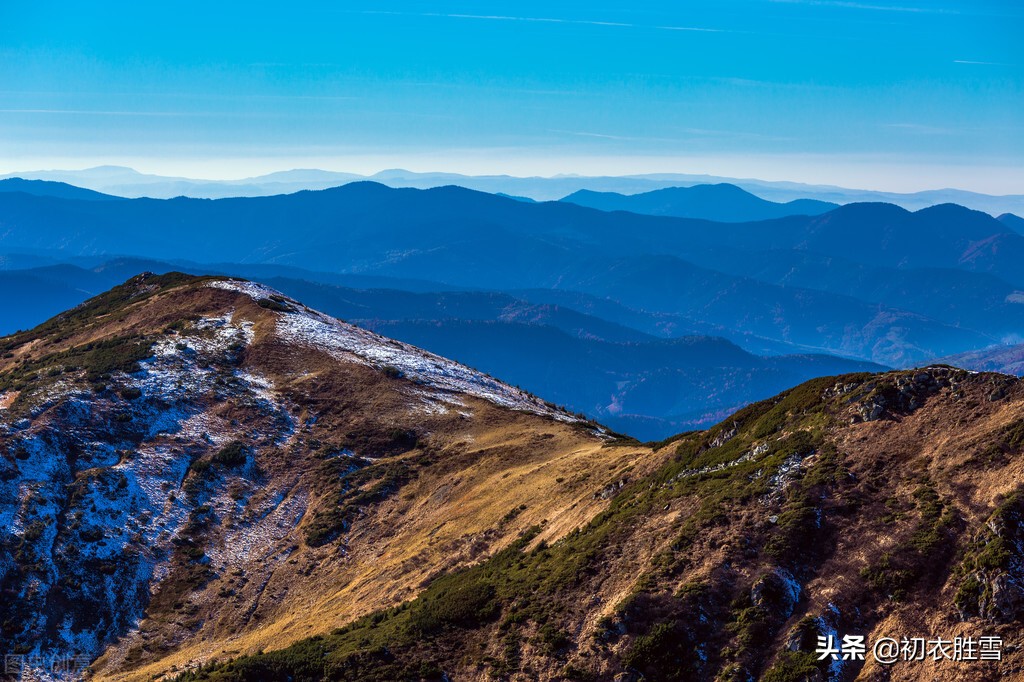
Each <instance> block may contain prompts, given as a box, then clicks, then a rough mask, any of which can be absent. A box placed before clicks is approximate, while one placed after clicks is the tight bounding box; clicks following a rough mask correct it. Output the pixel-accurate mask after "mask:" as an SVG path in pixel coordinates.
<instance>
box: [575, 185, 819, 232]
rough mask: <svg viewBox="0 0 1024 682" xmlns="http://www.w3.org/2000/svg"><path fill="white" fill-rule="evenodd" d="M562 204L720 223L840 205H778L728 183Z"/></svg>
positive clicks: (591, 196)
mask: <svg viewBox="0 0 1024 682" xmlns="http://www.w3.org/2000/svg"><path fill="white" fill-rule="evenodd" d="M562 201H564V202H567V203H570V204H578V205H580V206H587V207H590V208H596V209H598V210H601V211H629V212H631V213H643V214H646V215H661V216H674V217H677V218H697V219H700V220H713V221H716V222H721V223H745V222H753V221H757V220H770V219H772V218H783V217H786V216H791V215H820V214H822V213H826V212H828V211H831V210H832V209H834V208H837V207H838V204H833V203H829V202H825V201H816V200H814V199H796V200H794V201H789V202H786V203H784V204H779V203H775V202H773V201H766V200H764V199H761V198H760V197H757V196H754V195H753V194H751V193H750V192H747V191H745V190H742V189H740V188H739V187H737V186H736V185H730V184H727V183H722V184H718V185H694V186H693V187H669V188H666V189H659V190H654V191H653V192H645V193H643V194H632V195H625V194H617V193H614V192H593V191H590V190H580V191H578V192H573V193H572V194H570V195H569V196H567V197H563V198H562Z"/></svg>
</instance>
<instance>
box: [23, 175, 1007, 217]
mask: <svg viewBox="0 0 1024 682" xmlns="http://www.w3.org/2000/svg"><path fill="white" fill-rule="evenodd" d="M3 177H23V178H30V179H39V180H56V181H60V182H66V183H68V184H72V185H77V186H79V187H87V188H89V189H93V190H96V191H100V192H104V193H108V194H114V195H117V196H123V197H131V198H137V197H152V198H158V199H159V198H163V199H169V198H172V197H176V196H182V195H185V196H191V197H198V198H209V199H218V198H225V197H237V196H269V195H274V194H288V193H292V192H298V191H301V190H307V189H327V188H329V187H336V186H338V185H341V184H346V183H349V182H355V181H361V180H373V181H377V182H381V183H383V184H386V185H388V186H391V187H415V188H419V189H429V188H432V187H441V186H444V185H459V186H461V187H466V188H469V189H475V190H479V191H482V192H488V193H490V194H498V193H502V194H506V195H510V196H520V197H528V198H531V199H534V200H538V201H555V200H558V199H561V198H562V197H565V196H566V195H569V194H572V193H573V192H576V191H578V190H591V191H595V192H617V193H622V194H639V193H643V192H650V191H652V190H658V189H665V188H671V187H690V186H693V185H706V184H717V183H730V184H733V185H736V186H738V187H741V188H742V189H744V190H746V191H748V192H751V193H753V194H755V195H757V196H759V197H761V198H762V199H766V200H768V201H774V202H781V203H785V202H788V201H793V200H797V199H815V200H817V201H825V202H832V203H837V204H848V203H854V202H864V201H869V202H870V201H875V202H879V201H881V202H888V203H893V204H897V205H899V206H903V207H904V208H907V209H910V210H916V209H921V208H927V207H928V206H934V205H935V204H942V203H957V204H960V205H963V206H968V207H970V208H974V209H976V210H981V211H985V212H986V213H989V214H991V215H1000V214H1002V213H1016V214H1018V215H1024V194H1017V195H1006V196H994V195H988V194H981V193H978V192H968V191H964V190H957V189H940V190H926V191H922V192H912V193H900V192H884V191H875V190H862V189H847V188H843V187H835V186H832V185H814V184H805V183H798V182H779V181H767V180H756V179H737V178H728V177H722V176H715V175H697V174H684V173H650V174H646V175H629V176H621V177H608V176H604V177H602V176H597V177H587V176H579V175H556V176H553V177H514V176H510V175H480V176H472V175H461V174H458V173H439V172H434V173H429V172H428V173H418V172H413V171H408V170H402V169H390V170H385V171H381V172H379V173H375V174H372V175H359V174H354V173H342V172H336V171H324V170H316V169H298V170H290V171H281V172H277V173H270V174H268V175H264V176H258V177H251V178H243V179H240V180H197V179H191V178H183V177H164V176H158V175H152V174H144V173H139V172H137V171H135V170H133V169H131V168H125V167H119V166H101V167H97V168H88V169H85V170H74V171H60V170H57V171H24V172H20V173H10V174H8V175H7V176H3Z"/></svg>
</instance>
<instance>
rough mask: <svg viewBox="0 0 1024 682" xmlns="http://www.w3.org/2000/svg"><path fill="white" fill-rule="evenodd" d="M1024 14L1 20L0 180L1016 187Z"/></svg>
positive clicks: (433, 13) (251, 8)
mask: <svg viewBox="0 0 1024 682" xmlns="http://www.w3.org/2000/svg"><path fill="white" fill-rule="evenodd" d="M1022 34H1024V8H1021V7H1020V6H1019V5H1018V4H1017V3H1014V2H1011V1H1009V0H988V1H981V2H966V0H939V1H937V2H928V3H925V2H922V1H921V0H908V1H907V2H883V1H879V2H866V1H865V2H855V1H843V0H720V1H718V2H711V1H708V0H704V1H701V2H695V3H688V4H687V6H686V7H680V6H678V4H676V3H667V2H656V3H654V2H652V3H645V4H643V5H642V6H624V5H623V3H610V2H598V3H590V4H588V5H587V6H586V7H581V6H579V4H578V3H568V2H555V3H551V2H547V3H539V2H532V1H528V2H518V3H508V2H488V3H468V2H452V1H450V0H449V1H445V2H437V3H431V4H430V6H429V7H426V6H424V4H423V3H416V2H411V1H404V2H392V3H388V4H386V5H383V4H381V3H363V4H351V3H349V4H346V5H345V7H344V8H343V9H342V8H339V7H337V6H336V5H335V4H333V3H327V2H306V3H302V4H301V5H299V6H295V5H293V6H289V7H288V8H287V10H285V9H282V8H281V6H280V5H277V4H270V3H264V2H256V3H249V4H248V5H246V9H245V11H244V12H242V11H241V10H240V9H239V8H237V7H233V8H232V7H228V6H222V5H218V6H214V7H210V6H207V5H203V4H200V3H197V2H183V3H178V4H175V5H174V6H173V7H172V6H170V5H165V4H154V3H148V4H144V5H138V4H136V3H132V4H129V3H127V2H122V1H120V0H118V1H115V2H109V3H105V4H104V9H103V11H97V10H96V9H95V8H94V7H90V6H88V5H85V4H82V3H75V2H70V1H63V2H62V1H49V2H47V1H44V2H38V3H6V4H5V5H4V6H3V7H0V36H2V38H0V55H2V59H0V81H2V82H0V173H9V172H16V171H28V170H38V169H45V168H85V167H90V166H97V165H103V164H118V165H125V166H131V167H134V168H136V169H138V170H140V171H142V172H149V173H157V174H164V175H180V176H186V177H192V178H210V179H228V178H231V179H237V178H243V177H251V176H254V175H260V174H264V173H268V172H273V171H278V170H286V169H290V168H323V169H327V170H337V171H347V172H354V173H361V174H372V173H374V172H376V171H379V170H382V169H385V168H394V167H402V168H408V169H410V170H414V171H447V172H461V173H466V174H492V173H507V174H511V175H554V174H560V173H566V174H579V175H627V174H640V173H670V172H675V173H706V174H711V175H721V176H729V177H739V178H760V179H765V180H793V181H799V182H809V183H816V184H834V185H842V186H847V187H861V188H868V189H878V190H889V191H916V190H921V189H929V188H940V187H958V188H962V189H969V190H973V191H979V192H986V193H990V194H1009V193H1021V192H1022V188H1024V163H1022V159H1024V116H1022V112H1024V47H1022V46H1021V44H1020V41H1019V36H1020V35H1022Z"/></svg>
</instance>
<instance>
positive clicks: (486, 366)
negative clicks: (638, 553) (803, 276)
mask: <svg viewBox="0 0 1024 682" xmlns="http://www.w3.org/2000/svg"><path fill="white" fill-rule="evenodd" d="M146 268H152V269H156V270H158V271H161V272H169V271H172V270H173V267H171V266H170V265H168V264H160V263H157V262H151V261H149V262H147V261H135V260H125V261H114V262H111V263H107V264H104V265H101V266H98V267H96V268H93V269H89V270H86V269H82V268H78V267H75V266H70V265H64V266H51V267H46V268H37V269H34V270H29V271H13V272H10V271H8V272H0V290H3V291H5V292H10V293H11V294H12V295H13V296H12V302H11V305H9V306H8V310H7V313H8V314H7V315H6V316H5V322H6V324H7V325H8V328H7V329H6V330H4V329H2V328H0V333H3V332H4V331H7V332H13V331H14V330H16V329H24V328H28V327H31V326H33V325H34V324H36V323H38V322H39V321H40V318H41V317H43V316H44V315H43V314H44V313H45V311H50V312H49V314H51V315H52V314H56V313H57V312H59V311H60V310H61V309H62V308H61V306H62V305H63V307H64V308H67V307H71V306H73V305H77V304H78V303H80V302H81V301H83V300H84V299H85V298H88V297H89V296H90V295H91V294H90V293H89V292H93V294H95V293H99V292H101V291H103V290H104V289H106V288H107V287H109V286H112V285H113V284H114V283H115V282H117V281H123V280H124V279H125V278H126V277H128V276H131V275H132V274H134V272H137V271H138V270H142V269H146ZM239 270H242V271H244V270H246V268H244V267H239V268H236V269H234V270H233V271H232V270H229V271H228V274H234V275H238V274H239V272H238V271H239ZM285 272H288V273H291V271H289V270H285ZM126 273H127V274H126ZM266 283H267V284H269V285H271V286H273V287H274V288H275V289H278V290H279V291H282V292H284V293H286V294H288V295H289V296H292V297H293V298H296V299H299V300H302V301H305V302H307V303H309V304H311V305H313V306H314V307H316V308H317V309H319V310H322V311H325V312H327V313H329V314H331V315H333V316H336V317H339V318H344V319H345V320H347V321H349V322H352V323H354V324H357V325H358V326H360V327H363V328H366V329H371V330H374V331H377V332H380V333H384V334H386V335H387V336H390V337H392V338H396V339H399V340H401V341H406V342H408V343H412V344H414V345H417V346H420V347H422V348H425V349H427V350H430V351H432V352H435V353H438V354H440V355H444V356H445V357H449V358H453V359H456V360H458V361H459V362H462V363H464V364H468V365H470V366H473V367H476V368H478V369H481V370H483V371H486V372H488V373H490V374H492V375H494V376H497V377H501V378H502V379H503V380H505V381H508V382H511V383H513V384H516V385H518V386H521V387H523V388H525V389H527V390H530V391H532V392H534V393H536V394H539V395H544V396H546V397H547V398H548V399H550V400H553V401H556V402H558V403H559V404H562V405H565V406H567V407H568V408H569V409H571V410H573V411H574V412H582V413H585V414H587V415H588V416H590V417H592V418H596V419H600V420H602V421H603V422H604V423H607V424H609V425H610V426H612V427H613V428H615V429H616V430H619V431H622V432H625V433H629V434H630V435H632V436H635V437H638V438H642V439H651V440H657V439H660V438H663V437H665V436H666V435H668V434H671V433H676V432H678V431H681V430H685V429H690V428H694V427H697V426H705V425H708V424H710V423H714V422H715V421H717V420H718V419H720V418H721V417H722V416H723V415H725V414H727V413H729V412H731V411H733V410H734V409H736V408H737V407H740V406H742V405H745V404H747V403H750V402H753V401H755V400H759V399H762V398H764V397H765V396H768V395H773V394H775V393H777V392H778V391H779V390H781V389H783V388H785V387H787V386H791V385H793V384H796V383H799V382H801V381H804V380H806V379H809V378H812V377H814V376H820V375H822V374H838V373H842V372H852V371H872V370H873V371H877V370H880V369H883V367H881V366H879V365H875V364H872V363H863V362H856V361H853V360H848V359H843V358H836V357H831V356H827V355H820V354H807V353H806V352H804V351H802V350H801V349H799V348H796V347H785V346H781V347H780V348H779V350H782V351H783V353H773V354H772V355H773V356H777V357H768V358H765V357H758V355H755V354H752V353H749V352H746V351H744V350H742V349H741V348H739V347H737V346H736V345H734V344H733V343H730V342H729V341H726V340H724V339H721V338H714V337H710V336H707V335H698V334H690V335H688V336H680V335H678V334H674V336H676V338H673V339H665V338H663V335H662V334H659V336H652V335H650V334H646V333H643V332H641V331H638V330H636V329H633V328H631V327H628V326H623V325H620V324H616V323H614V322H609V321H606V320H604V319H601V318H599V317H594V316H592V315H588V314H586V313H582V312H578V311H576V310H574V309H572V308H567V307H563V306H560V305H557V304H546V303H537V304H534V303H529V302H527V301H525V300H522V299H519V298H515V297H513V296H510V295H508V294H502V293H497V292H470V291H461V292H434V293H419V292H409V291H399V290H394V289H355V288H348V287H339V286H336V285H329V284H323V283H315V282H310V281H306V280H297V279H292V278H286V277H271V278H269V279H267V280H266ZM26 322H29V323H26ZM674 331H676V332H678V331H680V330H679V329H678V328H677V329H676V330H674ZM538 348H543V349H544V352H543V353H542V354H538V353H537V352H536V349H538Z"/></svg>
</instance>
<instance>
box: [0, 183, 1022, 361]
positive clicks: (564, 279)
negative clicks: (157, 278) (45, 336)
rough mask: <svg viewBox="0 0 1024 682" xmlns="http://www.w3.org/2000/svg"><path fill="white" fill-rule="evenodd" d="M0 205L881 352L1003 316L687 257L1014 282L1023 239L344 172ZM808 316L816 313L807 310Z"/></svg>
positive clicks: (67, 233) (970, 219) (40, 219)
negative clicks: (311, 178)
mask: <svg viewBox="0 0 1024 682" xmlns="http://www.w3.org/2000/svg"><path fill="white" fill-rule="evenodd" d="M0 215H3V216H4V220H5V225H6V226H7V228H8V229H7V231H6V232H5V233H4V235H3V237H2V238H0V248H3V249H5V250H9V251H14V250H17V249H21V250H32V249H42V250H52V249H53V248H54V247H55V245H56V246H57V247H63V249H64V250H65V253H66V254H67V255H74V254H91V255H101V254H104V253H111V252H118V253H125V252H129V253H134V254H136V255H141V256H147V257H153V255H154V254H159V255H160V257H162V258H170V259H173V258H189V259H192V260H205V261H209V262H239V263H244V264H264V265H265V264H275V265H287V266H292V267H301V268H303V269H307V270H321V271H334V272H344V273H347V274H361V275H377V276H388V277H396V278H402V279H418V280H427V281H440V282H444V283H446V284H448V285H452V286H458V287H465V288H479V289H491V290H504V289H512V288H516V289H521V288H560V289H568V290H571V291H582V292H583V293H587V294H591V295H597V296H600V297H606V298H611V299H613V300H615V301H618V302H621V303H623V304H625V305H627V306H629V307H631V308H636V309H639V310H644V311H647V312H653V313H666V314H673V315H679V316H683V317H686V318H690V319H692V320H695V321H696V322H699V323H701V324H706V325H711V326H712V328H713V327H715V326H717V327H723V328H726V329H728V330H730V331H731V332H733V333H737V334H751V335H754V336H760V337H766V338H769V339H773V340H776V341H780V342H784V343H789V344H795V345H798V346H802V347H807V348H812V349H816V350H819V351H821V352H829V353H836V354H842V355H849V356H855V357H859V358H862V359H866V360H871V361H875V362H880V363H883V364H887V365H910V364H915V363H919V362H922V361H926V360H928V359H930V358H933V357H937V356H944V355H949V354H952V353H956V352H961V351H964V350H967V349H973V348H978V347H984V346H988V345H991V344H992V343H994V342H999V341H1000V340H1002V339H1003V338H1004V337H1005V336H1006V333H1007V331H1006V330H1005V329H996V330H989V329H980V330H976V329H973V328H970V327H957V324H958V323H959V320H956V321H951V322H947V321H946V320H945V319H941V318H940V319H931V318H928V317H927V316H923V315H920V314H914V313H908V312H906V311H904V310H902V309H900V308H899V307H897V306H894V305H891V304H889V303H887V302H881V303H877V302H870V303H865V302H863V301H862V300H858V299H857V298H855V297H851V296H837V295H835V294H832V293H829V292H821V291H812V290H810V289H799V288H794V287H791V286H778V285H775V284H771V283H765V282H759V281H757V280H754V279H750V278H745V277H737V276H735V275H728V274H723V273H721V272H716V271H713V270H710V269H707V268H701V267H698V266H695V265H693V264H692V263H690V262H687V258H689V256H697V255H700V254H705V253H708V252H709V251H714V250H716V249H717V250H724V249H739V248H741V247H742V249H744V250H753V251H757V252H763V251H765V250H782V251H791V252H794V253H798V254H804V253H807V254H821V255H823V256H826V257H834V258H843V259H847V260H854V261H857V262H860V264H862V265H864V266H866V267H874V268H878V267H885V268H889V269H894V268H896V269H904V268H909V267H918V268H926V267H928V268H953V269H962V270H967V271H976V272H983V273H990V274H992V275H994V276H998V277H1001V278H1002V279H1004V280H1005V281H1007V282H1009V283H1010V285H1011V286H1017V284H1016V282H1017V281H1018V280H1021V279H1024V274H1021V272H1020V268H1019V267H1018V264H1019V262H1021V261H1022V260H1024V237H1022V236H1021V235H1017V234H1015V233H1013V232H1012V231H1010V230H1009V229H1008V228H1007V227H1006V226H1005V225H1003V224H1002V223H1000V222H999V221H997V220H995V219H993V218H990V217H988V216H986V215H984V214H981V213H977V212H972V211H968V210H966V209H963V208H961V207H956V206H939V207H935V208H932V209H927V210H923V211H919V212H917V213H909V212H907V211H904V210H903V209H900V208H898V207H894V206H889V205H870V204H866V205H852V206H844V207H840V208H838V209H836V210H834V211H831V212H829V213H827V214H824V215H821V216H817V217H789V218H783V219H779V220H773V221H765V222H759V223H738V224H728V225H726V224H722V223H712V222H707V221H696V220H686V219H681V218H664V217H655V216H640V215H635V214H629V213H622V212H614V213H605V212H601V211H596V210H593V209H588V208H584V207H580V206H575V205H572V204H566V203H558V202H555V203H552V202H548V203H538V204H528V203H523V202H519V201H514V200H511V199H506V198H502V197H496V196H492V195H487V194H482V193H479V192H473V191H469V190H465V189H461V188H457V187H444V188H438V189H434V190H428V191H421V190H409V189H405V190H395V189H389V188H387V187H384V186H382V185H377V184H373V183H353V184H350V185H346V186H344V187H340V188H337V189H332V190H326V191H322V192H302V193H299V194H295V195H287V196H277V197H265V198H253V199H224V200H217V201H209V200H193V199H174V200H167V201H158V200H146V199H139V200H130V201H108V202H99V201H71V200H60V199H53V198H49V197H34V196H29V195H25V194H21V193H8V194H0ZM69 226H72V227H69ZM140 226H145V229H142V228H141V227H140ZM239 234H244V235H245V238H244V239H242V238H239V237H238V235H239ZM680 255H682V256H686V257H687V258H683V259H680ZM813 279H814V278H813V277H805V278H804V281H805V282H808V284H813ZM929 293H931V294H932V295H934V296H941V295H942V293H943V292H942V291H941V289H940V290H939V291H930V292H929ZM819 318H820V319H822V320H824V322H823V324H814V323H812V322H810V320H817V319H819ZM699 331H704V330H699Z"/></svg>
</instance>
